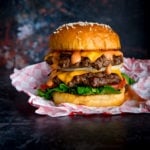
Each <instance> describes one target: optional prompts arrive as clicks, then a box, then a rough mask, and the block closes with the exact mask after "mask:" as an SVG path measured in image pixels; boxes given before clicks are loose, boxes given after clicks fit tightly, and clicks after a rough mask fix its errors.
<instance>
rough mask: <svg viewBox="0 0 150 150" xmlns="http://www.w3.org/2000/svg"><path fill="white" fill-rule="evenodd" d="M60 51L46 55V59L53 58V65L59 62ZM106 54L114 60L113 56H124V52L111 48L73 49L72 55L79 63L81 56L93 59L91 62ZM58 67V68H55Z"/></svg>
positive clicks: (75, 61)
mask: <svg viewBox="0 0 150 150" xmlns="http://www.w3.org/2000/svg"><path fill="white" fill-rule="evenodd" d="M65 52H67V51H65ZM59 55H60V52H59V51H54V52H50V53H49V54H48V55H47V56H46V57H45V60H48V58H49V57H52V59H53V66H56V65H57V64H58V61H59V59H61V58H59V57H60V56H59ZM102 55H104V56H105V57H106V58H107V59H108V60H112V59H113V56H123V53H122V52H121V51H119V50H109V51H100V50H97V51H96V50H92V51H85V50H84V51H72V55H71V63H72V64H75V63H79V62H81V57H87V58H89V60H90V61H91V63H93V62H95V61H96V60H97V59H98V58H99V57H101V56H102ZM55 69H56V68H55Z"/></svg>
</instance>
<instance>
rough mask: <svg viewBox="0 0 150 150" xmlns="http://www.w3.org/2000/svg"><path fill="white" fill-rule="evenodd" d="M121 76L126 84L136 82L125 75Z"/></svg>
mask: <svg viewBox="0 0 150 150" xmlns="http://www.w3.org/2000/svg"><path fill="white" fill-rule="evenodd" d="M121 74H122V76H123V77H124V78H125V80H126V82H127V84H129V85H132V84H134V83H135V82H136V81H135V80H134V79H132V78H130V77H129V76H128V75H127V74H125V73H121Z"/></svg>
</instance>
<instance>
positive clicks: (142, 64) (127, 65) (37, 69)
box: [10, 58, 150, 117]
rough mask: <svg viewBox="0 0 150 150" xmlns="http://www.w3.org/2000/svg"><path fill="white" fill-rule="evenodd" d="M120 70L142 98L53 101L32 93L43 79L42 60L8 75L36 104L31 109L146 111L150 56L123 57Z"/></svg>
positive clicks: (57, 112) (148, 108) (64, 112)
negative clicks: (94, 103)
mask: <svg viewBox="0 0 150 150" xmlns="http://www.w3.org/2000/svg"><path fill="white" fill-rule="evenodd" d="M122 72H125V73H126V74H128V75H129V76H131V77H133V78H134V79H135V80H137V82H136V83H135V84H134V85H133V86H132V88H133V89H134V90H135V91H136V93H138V94H139V96H141V97H142V98H144V99H145V101H142V102H139V101H136V100H134V99H130V100H127V101H125V102H124V103H123V104H122V105H121V106H117V107H100V108H96V107H87V106H83V105H75V104H69V103H63V104H60V105H57V106H56V105H55V104H54V103H53V101H48V100H45V99H43V98H41V97H39V96H37V95H36V90H37V88H38V87H39V86H40V85H41V84H42V83H43V82H44V81H46V80H47V78H48V74H49V73H50V68H49V66H48V65H47V64H46V62H41V63H38V64H34V65H30V66H27V67H25V68H23V69H21V70H18V69H14V73H12V74H11V75H10V78H11V82H12V85H13V86H14V87H15V88H16V89H17V90H18V91H23V92H25V93H26V94H28V95H29V99H28V102H29V103H30V104H31V105H32V106H34V107H35V108H36V111H35V113H37V114H40V115H48V116H51V117H60V116H67V115H71V114H78V115H83V114H84V115H90V114H110V115H115V114H121V113H150V60H141V59H134V58H124V66H123V67H122Z"/></svg>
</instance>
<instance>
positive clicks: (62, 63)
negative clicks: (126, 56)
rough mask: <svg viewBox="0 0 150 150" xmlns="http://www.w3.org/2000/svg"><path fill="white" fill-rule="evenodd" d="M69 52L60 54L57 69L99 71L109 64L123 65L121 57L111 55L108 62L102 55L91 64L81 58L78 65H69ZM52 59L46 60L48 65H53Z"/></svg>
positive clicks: (85, 58) (87, 59) (86, 59)
mask: <svg viewBox="0 0 150 150" xmlns="http://www.w3.org/2000/svg"><path fill="white" fill-rule="evenodd" d="M71 55H72V53H71V52H61V54H60V56H59V58H60V59H59V61H58V68H73V67H74V68H82V67H92V68H95V69H101V68H102V67H107V66H108V65H109V64H111V65H112V66H114V65H119V64H121V63H123V56H115V55H113V59H112V60H108V59H107V58H106V57H105V56H104V55H102V56H100V57H99V58H98V59H97V60H96V61H95V62H91V61H90V59H89V58H88V57H81V61H80V62H79V63H75V64H72V63H71ZM54 59H55V58H53V57H52V56H50V57H48V58H47V59H46V62H47V63H48V64H50V65H52V64H54Z"/></svg>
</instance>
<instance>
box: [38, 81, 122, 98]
mask: <svg viewBox="0 0 150 150" xmlns="http://www.w3.org/2000/svg"><path fill="white" fill-rule="evenodd" d="M54 92H63V93H71V94H77V95H93V94H119V93H120V90H116V89H114V88H113V87H111V86H103V87H98V88H92V87H89V86H75V87H71V88H70V87H68V86H67V85H66V84H64V83H61V84H59V86H57V87H55V88H48V89H46V90H41V89H38V90H37V95H38V96H41V97H44V98H45V99H51V98H52V95H53V93H54Z"/></svg>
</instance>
